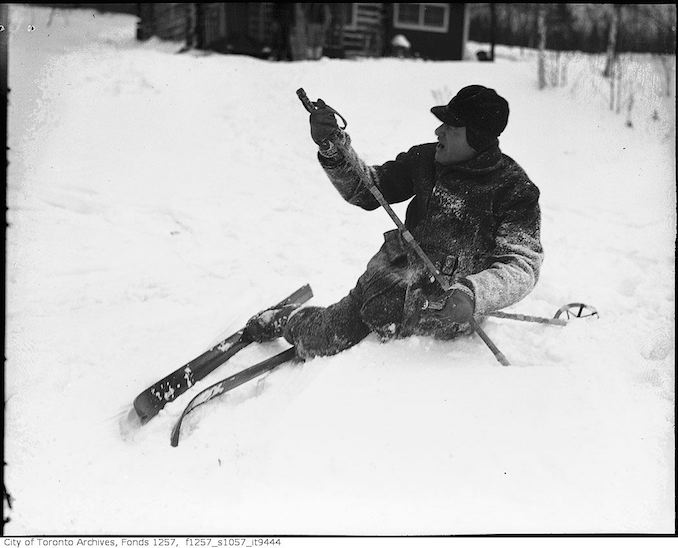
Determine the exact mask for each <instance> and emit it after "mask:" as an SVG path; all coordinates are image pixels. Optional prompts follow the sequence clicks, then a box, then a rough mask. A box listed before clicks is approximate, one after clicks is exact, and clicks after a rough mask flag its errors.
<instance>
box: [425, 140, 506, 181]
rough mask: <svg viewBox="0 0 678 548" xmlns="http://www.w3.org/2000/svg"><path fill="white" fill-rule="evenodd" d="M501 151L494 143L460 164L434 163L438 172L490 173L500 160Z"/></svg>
mask: <svg viewBox="0 0 678 548" xmlns="http://www.w3.org/2000/svg"><path fill="white" fill-rule="evenodd" d="M502 157H503V155H502V153H501V150H500V149H499V146H498V145H494V146H492V147H490V148H488V149H486V150H483V151H482V152H480V153H479V154H477V155H475V156H474V157H473V158H471V159H470V160H466V161H465V162H461V163H460V164H451V165H447V166H444V165H442V164H438V163H436V168H437V171H439V173H441V174H442V173H464V174H467V175H484V174H485V173H490V172H491V171H494V170H495V169H497V168H498V167H499V164H500V163H501V160H502Z"/></svg>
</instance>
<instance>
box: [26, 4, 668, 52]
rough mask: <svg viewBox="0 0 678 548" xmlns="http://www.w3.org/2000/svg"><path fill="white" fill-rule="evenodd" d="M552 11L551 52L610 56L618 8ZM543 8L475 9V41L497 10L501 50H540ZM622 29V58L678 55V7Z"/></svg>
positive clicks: (643, 15) (646, 14) (630, 17)
mask: <svg viewBox="0 0 678 548" xmlns="http://www.w3.org/2000/svg"><path fill="white" fill-rule="evenodd" d="M38 4H43V5H48V6H54V7H62V8H65V7H78V6H79V7H84V6H87V7H93V8H95V9H99V10H101V11H117V12H125V13H133V14H136V13H137V12H138V4H50V3H38ZM542 5H543V6H544V7H545V9H546V25H547V34H546V47H547V49H552V50H560V51H574V50H578V51H584V52H589V53H598V52H604V51H605V50H606V48H607V45H608V36H609V29H610V22H611V19H612V15H613V11H614V9H615V7H614V6H615V4H559V3H543V4H542ZM539 6H540V4H539V3H521V4H506V3H495V2H492V3H490V2H486V3H469V4H468V9H469V15H470V26H469V39H470V40H473V41H476V42H486V43H489V42H491V39H492V10H494V27H495V28H494V35H495V43H496V44H504V45H508V46H523V47H531V48H536V47H537V45H538V30H537V14H538V10H539ZM616 6H618V8H617V9H618V16H619V25H618V29H617V38H616V39H617V45H616V50H617V52H620V53H621V52H648V53H675V52H676V6H675V5H674V4H616Z"/></svg>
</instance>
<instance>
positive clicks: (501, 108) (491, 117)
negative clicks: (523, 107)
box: [431, 85, 509, 137]
mask: <svg viewBox="0 0 678 548" xmlns="http://www.w3.org/2000/svg"><path fill="white" fill-rule="evenodd" d="M431 112H432V113H433V114H434V115H435V116H436V118H438V119H439V120H441V121H442V122H445V123H446V124H448V125H451V126H456V127H462V126H465V127H467V128H470V129H471V130H473V131H475V132H478V133H482V134H485V135H488V136H490V135H491V136H492V137H497V136H499V134H500V133H501V132H502V131H504V129H505V128H506V124H507V123H508V115H509V106H508V102H507V101H506V99H504V98H503V97H501V96H500V95H497V92H496V91H494V90H493V89H490V88H486V87H485V86H480V85H473V86H466V87H465V88H462V89H460V90H459V93H457V95H455V96H454V97H453V98H452V100H451V101H450V102H449V103H447V105H444V106H438V107H433V108H432V109H431Z"/></svg>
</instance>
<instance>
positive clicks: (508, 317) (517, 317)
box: [487, 311, 567, 326]
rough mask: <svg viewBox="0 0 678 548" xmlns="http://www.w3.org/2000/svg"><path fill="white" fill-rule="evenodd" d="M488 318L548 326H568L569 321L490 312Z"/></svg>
mask: <svg viewBox="0 0 678 548" xmlns="http://www.w3.org/2000/svg"><path fill="white" fill-rule="evenodd" d="M487 316H492V317H494V318H503V319H505V320H518V321H521V322H533V323H545V324H547V325H559V326H565V325H567V321H565V320H561V319H560V318H542V317H541V316H529V315H527V314H513V313H511V312H499V311H497V312H490V313H488V314H487Z"/></svg>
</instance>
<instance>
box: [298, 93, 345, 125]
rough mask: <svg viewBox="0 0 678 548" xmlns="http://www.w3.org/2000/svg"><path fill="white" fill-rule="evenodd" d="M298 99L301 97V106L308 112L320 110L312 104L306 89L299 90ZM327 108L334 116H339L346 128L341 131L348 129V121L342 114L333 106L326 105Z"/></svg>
mask: <svg viewBox="0 0 678 548" xmlns="http://www.w3.org/2000/svg"><path fill="white" fill-rule="evenodd" d="M297 97H299V100H300V101H301V104H302V105H304V108H305V109H306V110H307V111H308V112H313V111H314V110H318V109H317V107H316V106H315V105H314V104H313V103H312V102H311V100H310V99H309V98H308V95H306V92H305V91H304V88H299V89H298V90H297ZM325 107H326V108H328V109H329V110H330V112H332V114H336V115H337V116H339V119H340V120H341V122H342V123H343V124H344V127H341V128H339V129H346V127H347V126H348V122H347V121H346V118H344V117H343V116H342V115H341V114H339V113H338V112H337V111H336V110H334V109H333V108H332V107H331V106H329V105H325Z"/></svg>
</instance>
